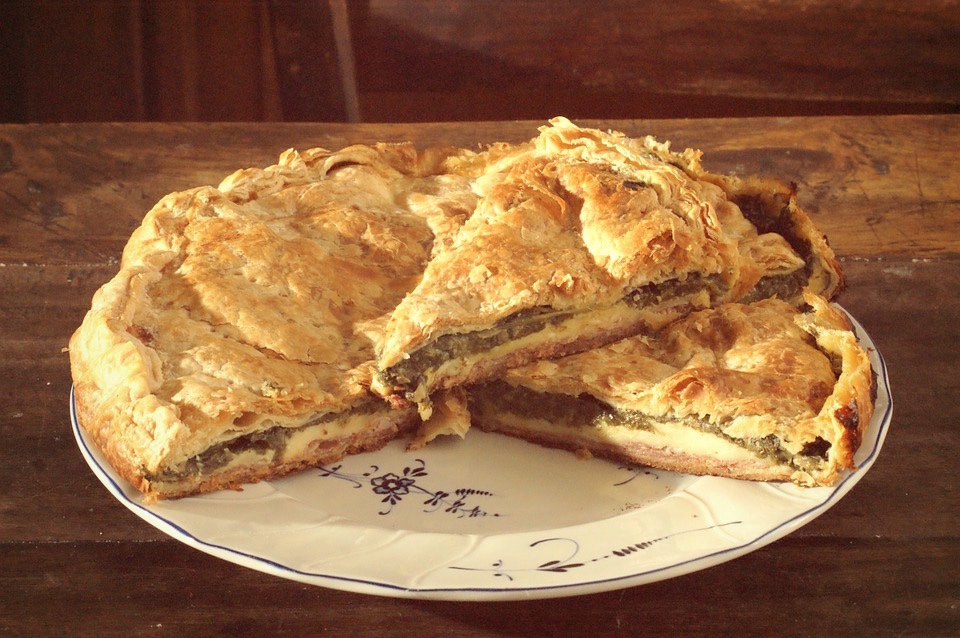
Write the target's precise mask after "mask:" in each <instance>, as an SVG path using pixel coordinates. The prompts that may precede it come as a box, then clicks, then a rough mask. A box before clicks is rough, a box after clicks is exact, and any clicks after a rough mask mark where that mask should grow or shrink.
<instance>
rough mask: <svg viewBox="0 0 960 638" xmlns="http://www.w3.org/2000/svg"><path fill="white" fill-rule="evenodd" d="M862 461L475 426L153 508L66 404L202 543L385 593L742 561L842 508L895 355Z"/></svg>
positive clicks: (258, 565) (598, 577)
mask: <svg viewBox="0 0 960 638" xmlns="http://www.w3.org/2000/svg"><path fill="white" fill-rule="evenodd" d="M856 329H857V331H858V334H859V336H860V338H861V340H862V343H863V344H864V345H865V346H866V347H867V348H869V350H870V353H871V361H872V363H873V366H874V370H875V371H876V372H877V375H878V386H879V387H878V395H877V405H876V411H875V414H874V417H873V419H872V421H871V423H870V426H869V429H868V430H867V433H866V435H865V437H864V440H863V443H862V446H861V448H860V450H859V452H858V454H857V456H856V461H857V464H858V466H859V469H858V470H857V471H856V472H853V473H850V474H848V475H846V476H845V477H844V478H843V480H842V481H840V483H839V484H838V485H835V486H833V487H830V488H813V489H803V488H798V487H795V486H793V485H783V484H765V483H752V482H745V481H736V480H728V479H720V478H714V477H692V476H686V475H681V474H674V473H671V472H660V471H652V470H647V469H642V468H635V467H621V466H618V465H616V464H613V463H609V462H606V461H601V460H590V461H580V460H577V459H576V458H575V457H574V455H572V454H570V453H568V452H561V451H556V450H549V449H545V448H541V447H538V446H535V445H531V444H527V443H524V442H522V441H517V440H514V439H510V438H507V437H503V436H498V435H492V434H485V433H483V432H479V431H471V432H470V433H469V434H468V435H467V437H466V439H465V440H463V441H460V440H457V441H435V442H434V443H432V444H430V445H429V446H427V447H426V448H425V449H423V450H421V451H418V452H416V453H409V452H406V451H405V450H404V449H403V444H402V443H400V442H395V443H394V444H391V445H389V446H388V447H386V448H384V449H383V450H380V451H378V452H374V453H370V454H363V455H357V456H352V457H347V458H346V459H344V460H343V461H341V462H339V463H336V464H334V465H331V466H328V467H325V468H321V469H316V470H312V471H307V472H305V473H303V474H299V475H297V476H293V477H288V478H284V479H281V480H277V481H272V482H266V483H259V484H256V485H252V486H249V487H247V488H246V489H244V490H243V491H242V492H220V493H215V494H209V495H205V496H198V497H193V498H187V499H181V500H177V501H169V502H162V503H159V504H155V505H150V506H147V505H144V504H143V502H142V500H141V498H140V493H139V492H137V491H136V490H135V489H133V488H132V487H131V486H130V485H129V484H128V483H126V482H125V481H124V480H123V479H121V478H120V477H119V476H118V475H117V474H116V473H115V472H114V471H113V469H112V468H111V467H110V466H109V465H108V464H107V463H106V461H105V460H104V458H103V457H102V456H101V455H100V453H99V451H98V450H97V449H96V448H95V447H94V446H93V445H91V443H90V442H89V441H88V440H87V438H86V435H85V433H84V432H83V431H82V429H81V428H80V427H79V426H78V425H77V419H76V413H75V409H74V403H73V397H72V396H71V401H70V414H71V420H72V422H73V429H74V434H75V435H76V437H77V442H78V444H79V446H80V450H81V451H82V453H83V455H84V457H85V458H86V459H87V462H88V463H89V464H90V467H91V468H92V469H93V471H94V472H95V473H96V475H97V477H98V478H99V479H100V480H101V481H102V482H103V484H104V485H105V486H106V487H107V489H108V490H110V492H111V493H112V494H113V495H114V496H115V497H116V498H117V499H118V500H119V501H120V502H121V503H123V504H124V505H125V506H126V507H128V508H129V509H130V510H132V511H133V512H134V513H136V514H137V515H138V516H140V517H141V518H143V519H144V520H146V521H147V522H148V523H150V524H151V525H154V526H155V527H157V528H158V529H160V530H162V531H163V532H165V533H167V534H169V535H170V536H173V537H174V538H176V539H178V540H180V541H182V542H184V543H186V544H187V545H190V546H192V547H195V548H197V549H199V550H201V551H204V552H207V553H209V554H212V555H214V556H218V557H220V558H223V559H225V560H228V561H231V562H234V563H237V564H240V565H244V566H246V567H250V568H253V569H256V570H260V571H263V572H266V573H269V574H274V575H277V576H281V577H284V578H289V579H292V580H296V581H300V582H304V583H310V584H314V585H321V586H324V587H331V588H335V589H341V590H347V591H353V592H361V593H367V594H378V595H384V596H396V597H409V598H432V599H447V600H506V599H528V598H547V597H556V596H572V595H579V594H586V593H593V592H600V591H606V590H612V589H619V588H624V587H630V586H634V585H640V584H644V583H650V582H654V581H658V580H663V579H667V578H673V577H675V576H680V575H682V574H687V573H690V572H694V571H697V570H700V569H704V568H707V567H710V566H713V565H717V564H719V563H723V562H725V561H728V560H731V559H733V558H736V557H738V556H742V555H744V554H747V553H749V552H752V551H754V550H756V549H759V548H760V547H763V546H765V545H767V544H769V543H771V542H773V541H775V540H777V539H779V538H782V537H783V536H786V535H787V534H789V533H791V532H793V531H795V530H797V529H799V528H800V527H801V526H803V525H805V524H806V523H808V522H810V521H811V520H813V519H814V518H815V517H817V516H818V515H820V514H822V513H823V512H825V511H826V510H828V509H829V508H830V507H832V506H833V505H834V504H835V503H836V502H837V501H838V500H839V499H840V498H842V497H843V496H844V495H845V494H846V493H847V492H849V491H850V489H851V488H852V487H853V486H854V485H855V484H856V483H857V482H858V481H859V480H860V479H861V478H862V477H863V475H864V474H865V473H866V472H867V470H869V469H870V467H871V466H872V465H873V463H874V461H875V460H876V458H877V455H878V453H879V452H880V447H881V445H882V443H883V440H884V437H885V436H886V433H887V428H888V426H889V424H890V417H891V414H892V409H893V406H892V404H891V400H890V388H889V382H888V379H887V371H886V367H885V364H884V362H883V359H882V357H881V356H880V354H879V352H877V350H876V348H875V347H874V345H873V342H872V341H871V340H870V338H869V336H868V335H867V334H866V333H865V332H864V331H863V329H862V327H861V326H860V325H859V324H856Z"/></svg>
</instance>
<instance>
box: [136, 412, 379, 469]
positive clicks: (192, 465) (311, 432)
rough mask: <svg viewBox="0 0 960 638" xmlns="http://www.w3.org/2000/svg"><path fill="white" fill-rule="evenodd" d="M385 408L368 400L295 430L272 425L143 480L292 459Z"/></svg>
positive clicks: (344, 433) (364, 422) (365, 423)
mask: <svg viewBox="0 0 960 638" xmlns="http://www.w3.org/2000/svg"><path fill="white" fill-rule="evenodd" d="M384 408H385V404H384V403H383V401H381V400H379V399H370V400H367V401H364V402H363V403H360V404H358V405H356V406H354V407H353V408H352V409H350V410H347V411H345V412H328V413H325V414H322V415H319V416H317V417H315V418H313V419H310V420H309V421H307V422H306V423H304V424H303V425H299V426H296V427H287V426H281V425H275V426H273V427H270V428H268V429H265V430H258V431H256V432H250V433H249V434H244V435H241V436H238V437H236V438H233V439H230V440H229V441H224V442H222V443H218V444H216V445H213V446H211V447H209V448H207V449H206V450H204V451H203V452H201V453H199V454H197V455H194V456H191V457H190V458H189V459H187V460H186V461H185V462H184V463H181V464H180V465H177V466H173V467H167V468H164V469H162V470H160V471H158V472H154V473H150V472H146V471H144V478H146V479H147V480H148V481H151V482H155V483H177V482H180V481H183V480H187V479H189V480H193V479H195V478H197V477H201V476H211V475H213V474H216V473H217V472H219V471H222V470H225V469H228V468H229V467H230V466H231V465H233V464H234V463H235V462H237V461H239V460H241V459H243V460H244V461H245V462H247V463H256V462H257V460H258V459H259V460H261V461H266V462H270V461H273V460H281V459H284V457H288V458H293V457H295V456H297V455H298V454H299V453H301V452H303V451H304V450H305V449H306V448H307V447H309V446H310V445H311V444H315V443H316V442H317V441H323V440H324V439H325V438H330V439H341V438H343V437H345V436H348V435H349V434H351V433H353V432H356V431H359V430H361V429H363V428H365V427H368V423H369V422H368V420H367V419H366V418H364V417H367V416H369V415H372V414H375V413H377V412H379V411H382V410H384Z"/></svg>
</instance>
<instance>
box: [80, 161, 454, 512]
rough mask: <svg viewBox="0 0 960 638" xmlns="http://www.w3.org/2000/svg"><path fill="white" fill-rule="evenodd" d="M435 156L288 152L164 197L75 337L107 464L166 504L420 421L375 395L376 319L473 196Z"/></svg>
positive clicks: (366, 444)
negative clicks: (414, 197)
mask: <svg viewBox="0 0 960 638" xmlns="http://www.w3.org/2000/svg"><path fill="white" fill-rule="evenodd" d="M445 157H446V155H444V154H443V153H441V152H440V151H436V152H432V153H426V154H418V153H416V152H415V151H414V150H413V149H412V147H410V146H409V145H399V146H394V145H378V146H375V147H365V146H357V147H350V148H346V149H343V150H342V151H339V152H336V153H330V152H328V151H324V150H322V149H314V150H311V151H306V152H304V153H297V152H293V151H289V152H287V153H285V154H284V155H283V156H282V157H281V158H280V161H279V163H278V164H277V165H276V166H273V167H270V168H267V169H265V170H256V169H252V170H246V171H238V172H237V173H235V174H234V175H232V176H230V177H228V178H227V179H225V180H224V181H223V183H222V184H221V185H220V186H219V188H212V187H202V188H197V189H193V190H189V191H186V192H181V193H174V194H172V195H169V196H167V197H166V198H164V199H163V200H161V201H160V202H159V203H158V204H157V205H156V206H155V207H154V208H153V209H152V210H151V211H150V212H149V213H148V214H147V215H146V217H145V218H144V220H143V223H142V225H141V226H140V227H139V228H138V229H137V230H136V231H135V232H134V233H133V235H132V237H131V238H130V240H129V242H128V244H127V246H126V248H125V249H124V253H123V258H122V261H121V264H120V270H119V272H118V273H117V275H116V276H115V277H114V278H113V279H112V280H111V281H110V282H108V283H107V284H106V285H104V286H103V287H102V288H101V289H100V290H99V291H98V292H97V293H96V295H95V297H94V299H93V304H92V308H91V309H90V311H89V312H88V314H87V316H86V317H85V319H84V321H83V323H82V325H81V326H80V328H79V329H78V330H77V332H76V333H75V334H74V336H73V338H72V339H71V342H70V348H69V350H70V358H71V365H72V370H73V378H74V395H75V399H76V406H77V413H78V418H79V421H80V423H81V424H82V426H83V427H84V428H85V429H86V431H87V432H88V433H89V434H90V436H91V438H92V439H93V441H95V442H96V444H97V445H98V446H99V447H100V448H101V449H102V450H103V452H104V454H105V456H106V457H107V459H108V460H109V462H110V463H111V465H113V467H114V468H116V470H117V471H118V472H119V473H120V474H121V475H122V476H123V477H124V478H126V479H127V480H129V481H130V482H131V483H132V484H133V485H134V486H136V487H137V488H138V489H140V490H141V491H143V492H144V493H145V494H146V496H147V498H148V499H156V498H170V497H177V496H183V495H187V494H195V493H200V492H207V491H210V490H215V489H220V488H225V487H236V486H239V485H241V484H242V483H247V482H252V481H256V480H259V479H263V478H271V477H276V476H280V475H282V474H285V473H288V472H291V471H294V470H297V469H300V468H303V467H305V466H310V465H316V464H320V463H326V462H332V461H334V460H336V459H338V458H340V457H342V456H343V455H344V454H348V453H353V452H359V451H364V450H371V449H375V448H377V447H379V446H381V445H383V444H384V443H386V442H387V441H389V440H392V439H393V438H395V437H396V436H398V435H399V434H401V433H402V432H408V431H412V430H413V429H414V428H416V427H417V426H418V424H419V419H418V418H417V415H416V412H415V410H412V409H397V408H395V407H392V406H390V405H388V404H387V403H385V402H384V401H383V400H382V399H380V398H378V397H376V396H375V395H373V394H371V393H370V392H369V390H368V388H369V385H370V380H371V377H372V374H373V372H374V370H375V353H374V344H375V343H376V342H378V340H379V339H380V337H379V336H378V335H379V334H380V331H381V330H382V327H383V324H384V323H385V321H386V317H387V315H389V313H390V312H391V311H392V310H393V309H394V308H395V307H396V305H397V304H398V303H399V302H400V300H401V299H402V298H403V296H404V295H405V294H407V292H408V291H409V290H411V289H412V288H413V287H414V286H415V285H416V283H417V281H418V280H419V277H420V275H421V273H422V271H423V268H424V265H425V264H426V262H427V261H428V259H429V258H430V254H431V251H432V250H433V245H434V240H435V237H438V236H440V237H442V236H444V235H445V232H447V231H445V230H444V229H446V228H447V227H448V226H451V225H452V226H456V225H457V224H458V222H457V221H456V219H457V216H458V215H460V214H461V213H460V209H459V208H458V204H457V202H459V201H460V200H461V199H463V198H465V200H466V201H467V202H468V203H469V201H470V200H471V198H472V194H471V193H470V192H469V188H465V186H464V185H465V182H464V181H463V180H459V179H458V178H456V176H451V175H446V174H444V172H443V171H442V170H441V169H440V168H439V167H440V166H441V165H442V162H443V161H444V158H445ZM411 192H416V193H417V194H418V198H419V199H418V201H417V202H416V204H415V205H411V204H409V203H408V204H404V203H403V202H401V198H402V197H405V196H407V195H408V194H410V193H411ZM438 201H439V202H442V204H443V205H442V206H439V205H434V203H435V202H438ZM414 210H416V211H417V212H413V211H414Z"/></svg>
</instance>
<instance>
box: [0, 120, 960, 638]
mask: <svg viewBox="0 0 960 638" xmlns="http://www.w3.org/2000/svg"><path fill="white" fill-rule="evenodd" d="M616 124H617V126H618V127H620V128H624V129H626V130H629V131H630V132H633V133H637V132H646V131H648V130H649V129H651V128H652V129H656V130H654V131H652V132H654V133H656V134H658V135H662V136H664V137H668V138H669V139H672V140H675V142H676V143H677V144H682V145H698V146H703V147H704V148H705V150H707V152H708V155H707V160H708V165H710V157H711V156H712V157H714V158H715V160H716V164H717V165H716V166H711V167H715V168H717V169H718V170H731V171H737V172H769V173H772V174H777V175H781V176H783V177H786V178H787V179H793V180H796V181H798V183H800V185H801V197H802V199H803V200H804V202H805V205H806V206H807V208H808V209H809V210H811V212H812V214H814V215H815V216H816V218H817V221H818V223H821V224H822V225H823V226H825V227H826V226H829V227H830V230H829V232H830V234H831V239H832V240H833V242H834V244H835V246H837V247H838V251H839V252H840V253H841V254H842V255H843V257H844V259H843V263H844V268H845V270H846V272H847V275H848V282H849V287H848V289H847V290H846V291H845V292H844V293H843V296H842V297H841V299H840V302H841V304H842V305H843V306H844V307H845V308H846V309H847V310H849V311H850V312H851V314H852V315H853V316H855V317H856V318H857V319H858V320H859V321H860V322H861V323H862V324H863V325H864V327H865V328H866V330H867V331H868V333H869V334H870V335H871V337H872V338H873V340H874V341H875V343H876V345H877V347H878V349H879V350H880V352H881V354H882V355H883V357H884V359H885V361H886V363H887V366H888V368H889V371H890V378H891V384H892V388H893V390H892V391H893V400H894V416H893V422H892V425H891V428H890V432H889V435H888V437H887V441H886V443H885V446H884V449H883V451H882V453H881V455H880V458H879V459H878V461H877V463H876V465H875V466H874V467H873V468H872V469H871V471H870V472H869V473H868V474H867V475H866V476H865V477H864V478H863V480H862V481H861V482H860V483H859V484H858V485H857V486H856V488H854V490H853V491H852V492H851V493H850V494H849V495H848V496H847V497H845V498H844V499H842V500H841V501H840V502H839V503H837V504H836V505H835V506H834V507H833V508H832V509H831V510H829V511H828V512H826V513H825V514H823V515H822V516H820V517H819V518H817V519H816V520H814V521H812V522H811V523H809V524H808V525H806V526H805V527H803V528H801V529H800V530H798V531H796V532H795V533H793V534H791V535H789V536H787V537H786V538H784V539H782V540H780V541H777V542H776V543H773V544H771V545H770V546H768V547H765V548H763V549H761V550H758V551H756V552H753V553H751V554H749V555H747V556H745V557H743V558H740V559H737V560H735V561H732V562H730V563H727V564H724V565H720V566H717V567H714V568H711V569H707V570H704V571H701V572H698V573H695V574H690V575H687V576H684V577H681V578H677V579H674V580H670V581H665V582H661V583H655V584H652V585H648V586H643V587H636V588H632V589H628V590H623V591H616V592H609V593H603V594H595V595H590V596H582V597H576V598H570V599H559V600H541V601H529V602H515V603H482V604H472V603H443V602H429V601H407V600H395V599H388V598H379V597H372V596H363V595H356V594H349V593H344V592H339V591H333V590H328V589H324V588H318V587H311V586H305V585H301V584H298V583H295V582H292V581H287V580H284V579H280V578H277V577H274V576H268V575H264V574H261V573H259V572H256V571H253V570H249V569H245V568H242V567H238V566H236V565H233V564H230V563H226V562H224V561H221V560H219V559H215V558H212V557H210V556H207V555H205V554H202V553H201V552H199V551H197V550H194V549H191V548H189V547H186V546H185V545H183V544H181V543H180V542H178V541H174V540H172V539H171V538H169V537H167V536H166V535H165V534H163V533H162V532H160V531H158V530H157V529H155V528H153V527H152V526H150V525H148V524H147V523H145V522H143V521H141V520H140V519H139V518H138V517H136V516H135V515H134V514H132V513H131V512H129V511H127V510H126V509H125V508H124V507H123V506H122V505H120V504H119V503H117V502H116V501H115V500H114V499H113V497H111V496H110V495H109V494H108V492H107V491H106V490H105V489H104V488H103V487H102V486H101V485H100V483H99V482H98V480H97V479H96V478H95V477H94V476H93V474H92V473H91V472H90V470H89V469H88V468H87V466H86V464H85V462H84V460H83V458H82V456H81V455H80V452H79V450H78V449H77V445H76V443H75V441H74V440H73V437H72V434H71V431H70V424H69V418H68V412H67V401H68V395H69V389H70V383H71V379H70V373H69V367H68V363H67V357H66V354H65V353H64V352H63V348H64V346H65V345H66V344H67V340H68V339H69V337H70V334H71V333H72V332H73V330H74V329H75V328H76V326H77V325H78V324H79V322H80V319H81V318H82V316H83V314H84V312H85V311H86V309H87V307H88V305H89V301H90V297H91V296H92V294H93V292H94V291H95V290H96V288H97V287H98V286H99V285H101V284H102V283H103V282H104V281H106V280H107V279H108V278H109V277H110V276H112V274H113V273H114V272H115V270H116V268H117V261H116V260H117V258H118V256H119V251H120V249H122V246H123V243H124V241H125V240H126V235H128V234H129V232H130V231H131V230H132V227H133V226H134V225H135V224H136V223H137V222H138V221H139V218H140V217H141V216H142V214H143V212H144V211H145V210H146V208H147V207H149V206H150V205H151V204H152V203H153V201H155V200H156V199H158V198H159V197H160V196H162V195H163V194H164V193H165V192H167V191H169V190H173V189H176V188H186V187H188V186H191V185H194V184H196V183H203V182H204V181H207V182H208V183H213V182H215V181H218V180H219V178H220V177H222V176H223V175H224V174H226V173H227V172H229V171H230V170H232V168H236V167H237V166H238V165H240V166H244V165H262V164H264V163H269V162H270V161H272V159H273V158H274V157H275V156H276V154H277V153H278V149H282V148H284V147H286V146H307V145H314V144H321V145H330V146H334V147H336V146H342V145H344V144H347V143H351V142H370V141H375V140H377V139H385V140H404V139H412V140H414V141H416V142H417V143H418V144H423V145H428V144H438V143H455V144H474V143H477V142H478V141H489V140H491V139H497V138H499V137H501V136H495V135H494V134H495V133H502V134H503V135H502V137H510V136H512V137H513V139H525V138H526V137H529V131H530V127H531V126H533V124H532V123H525V122H521V123H509V124H503V125H499V126H494V125H492V124H490V125H477V126H475V127H474V126H462V125H453V124H437V125H410V126H387V125H361V126H348V125H337V126H330V125H269V126H265V127H262V126H258V125H64V126H39V127H33V126H27V127H21V126H0V215H2V222H0V264H2V265H0V379H2V380H3V383H2V385H0V440H2V441H3V442H4V444H3V445H2V446H0V635H4V636H6V635H10V636H37V635H91V634H96V635H104V636H109V635H116V636H165V635H170V636H181V635H191V636H204V635H210V636H216V635H242V634H246V633H257V632H258V633H262V634H273V635H293V636H302V635H313V634H318V633H322V632H326V633H331V634H332V633H339V634H345V635H358V636H359V635H371V636H372V635H375V634H376V635H379V636H403V635H410V634H411V633H417V634H421V635H443V636H498V635H516V636H526V635H530V636H543V635H580V634H581V633H582V632H580V631H578V630H580V629H583V628H585V627H586V628H589V633H590V635H597V636H617V635H637V634H640V633H644V634H650V633H652V634H654V635H670V636H683V635H744V636H768V635H772V634H779V635H790V636H812V635H844V634H864V633H866V634H868V635H871V636H882V637H885V636H891V637H892V636H916V637H921V636H923V637H928V636H956V635H958V634H960V609H958V607H960V571H958V570H957V568H956V566H957V564H958V559H960V539H958V532H960V530H958V526H957V524H956V513H957V511H958V510H960V486H958V484H957V482H956V480H955V470H954V465H955V459H956V455H957V452H958V449H957V443H956V436H955V431H956V423H958V422H960V402H958V401H956V400H954V397H956V396H960V377H958V375H957V374H956V360H957V354H958V352H957V343H958V342H960V296H958V295H957V294H956V293H957V290H958V289H960V251H958V250H957V242H958V241H960V237H958V235H960V231H958V229H957V218H958V216H960V212H958V204H957V201H956V198H955V197H953V196H952V195H951V191H955V190H956V186H957V178H956V177H954V176H953V175H952V174H951V173H952V171H951V167H952V166H955V165H956V161H955V160H956V158H955V154H956V152H957V151H956V149H957V148H958V147H960V146H958V144H957V142H958V130H960V118H958V117H932V118H931V117H905V118H901V117H893V118H877V119H873V118H868V119H860V118H812V119H810V118H808V119H800V120H795V119H794V120H779V119H777V120H771V119H759V120H746V121H741V120H730V121H706V122H698V121H664V122H653V123H651V122H646V121H626V122H618V123H616ZM698 140H703V141H705V143H700V142H698ZM300 142H303V143H302V144H301V143H300ZM925 149H929V150H930V152H929V154H924V153H921V152H920V151H921V150H925ZM231 158H233V159H231ZM237 158H239V159H237ZM44 210H47V211H49V210H54V211H59V212H57V213H56V214H55V215H49V214H47V217H44V215H45V213H44V212H43V211H44ZM870 215H873V216H874V220H873V221H871V222H868V221H866V217H867V216H870ZM865 234H869V236H868V237H862V236H861V235H865Z"/></svg>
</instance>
